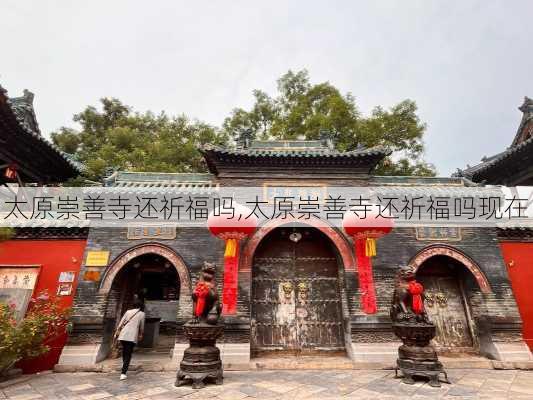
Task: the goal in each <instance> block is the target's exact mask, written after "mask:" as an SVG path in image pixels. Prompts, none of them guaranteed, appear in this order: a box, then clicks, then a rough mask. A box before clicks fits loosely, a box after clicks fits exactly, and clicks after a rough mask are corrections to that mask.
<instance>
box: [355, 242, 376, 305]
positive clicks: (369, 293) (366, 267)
mask: <svg viewBox="0 0 533 400" xmlns="http://www.w3.org/2000/svg"><path fill="white" fill-rule="evenodd" d="M355 256H356V261H357V271H358V274H359V291H360V293H361V309H362V310H363V311H364V312H365V313H366V314H375V313H376V311H377V305H376V289H375V287H374V276H373V273H372V259H371V257H368V256H367V255H366V239H355Z"/></svg>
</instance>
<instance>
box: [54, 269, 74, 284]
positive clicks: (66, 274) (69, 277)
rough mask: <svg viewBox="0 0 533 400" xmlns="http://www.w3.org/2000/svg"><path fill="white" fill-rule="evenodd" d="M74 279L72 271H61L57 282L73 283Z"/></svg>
mask: <svg viewBox="0 0 533 400" xmlns="http://www.w3.org/2000/svg"><path fill="white" fill-rule="evenodd" d="M75 277H76V272H74V271H61V273H60V274H59V280H58V282H60V283H72V282H74V278H75Z"/></svg>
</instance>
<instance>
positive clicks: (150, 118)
mask: <svg viewBox="0 0 533 400" xmlns="http://www.w3.org/2000/svg"><path fill="white" fill-rule="evenodd" d="M101 106H102V107H101V110H98V109H97V108H96V107H93V106H89V107H87V108H86V109H85V110H83V111H82V112H81V113H79V114H76V115H75V116H74V121H75V122H78V123H79V124H80V125H81V130H79V131H78V130H75V129H71V128H61V129H59V130H58V131H57V132H54V133H52V140H53V142H54V143H55V144H56V145H57V146H58V147H59V148H60V149H61V150H63V151H64V152H66V153H68V154H70V155H72V157H73V158H74V159H75V160H77V161H79V162H81V163H83V164H84V165H85V168H86V171H85V173H84V175H85V177H86V178H88V179H91V180H100V179H101V178H102V177H104V176H105V175H106V174H108V173H109V172H110V171H111V170H114V169H121V170H129V171H154V172H200V171H205V168H206V167H205V165H204V164H203V161H202V157H201V154H200V153H199V152H198V146H199V145H202V144H205V143H212V144H219V145H223V144H225V143H226V142H227V140H228V137H227V135H226V134H225V133H224V132H221V131H220V130H217V129H215V128H214V127H212V126H210V125H208V124H205V123H202V122H199V121H191V120H189V119H188V118H187V117H185V116H184V115H180V116H178V117H169V116H167V115H166V114H165V113H161V114H159V115H154V114H153V113H151V112H145V113H138V112H132V110H131V108H130V107H128V106H126V105H124V104H122V103H121V102H120V101H119V100H117V99H114V98H103V99H101Z"/></svg>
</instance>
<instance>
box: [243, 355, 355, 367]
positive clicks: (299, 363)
mask: <svg viewBox="0 0 533 400" xmlns="http://www.w3.org/2000/svg"><path fill="white" fill-rule="evenodd" d="M353 368H354V365H353V362H352V360H350V359H349V358H348V357H346V356H317V355H309V356H306V355H304V356H276V357H274V356H266V357H256V358H252V359H251V360H250V369H255V370H259V369H266V370H288V369H353Z"/></svg>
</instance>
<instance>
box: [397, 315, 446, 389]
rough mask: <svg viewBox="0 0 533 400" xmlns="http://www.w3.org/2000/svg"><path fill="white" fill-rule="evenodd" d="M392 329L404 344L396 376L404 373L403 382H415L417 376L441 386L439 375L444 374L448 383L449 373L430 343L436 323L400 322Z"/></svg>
mask: <svg viewBox="0 0 533 400" xmlns="http://www.w3.org/2000/svg"><path fill="white" fill-rule="evenodd" d="M392 329H393V330H394V333H395V334H396V336H398V337H399V338H400V339H401V340H402V342H403V344H402V345H401V346H400V347H399V348H398V360H397V361H396V368H395V370H396V376H397V377H398V370H400V371H401V373H402V375H403V376H402V378H403V382H404V383H407V384H413V383H415V381H414V378H415V377H417V376H418V377H425V378H428V379H429V385H430V386H433V387H440V381H439V375H440V374H443V375H444V378H445V382H446V383H450V382H449V381H448V375H447V374H446V371H444V367H443V366H442V363H441V362H440V361H439V360H438V357H437V352H436V351H435V348H434V347H433V346H432V345H431V344H430V343H429V342H430V341H431V339H433V338H434V337H435V333H436V327H435V325H433V324H431V323H427V322H399V323H394V324H392Z"/></svg>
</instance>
